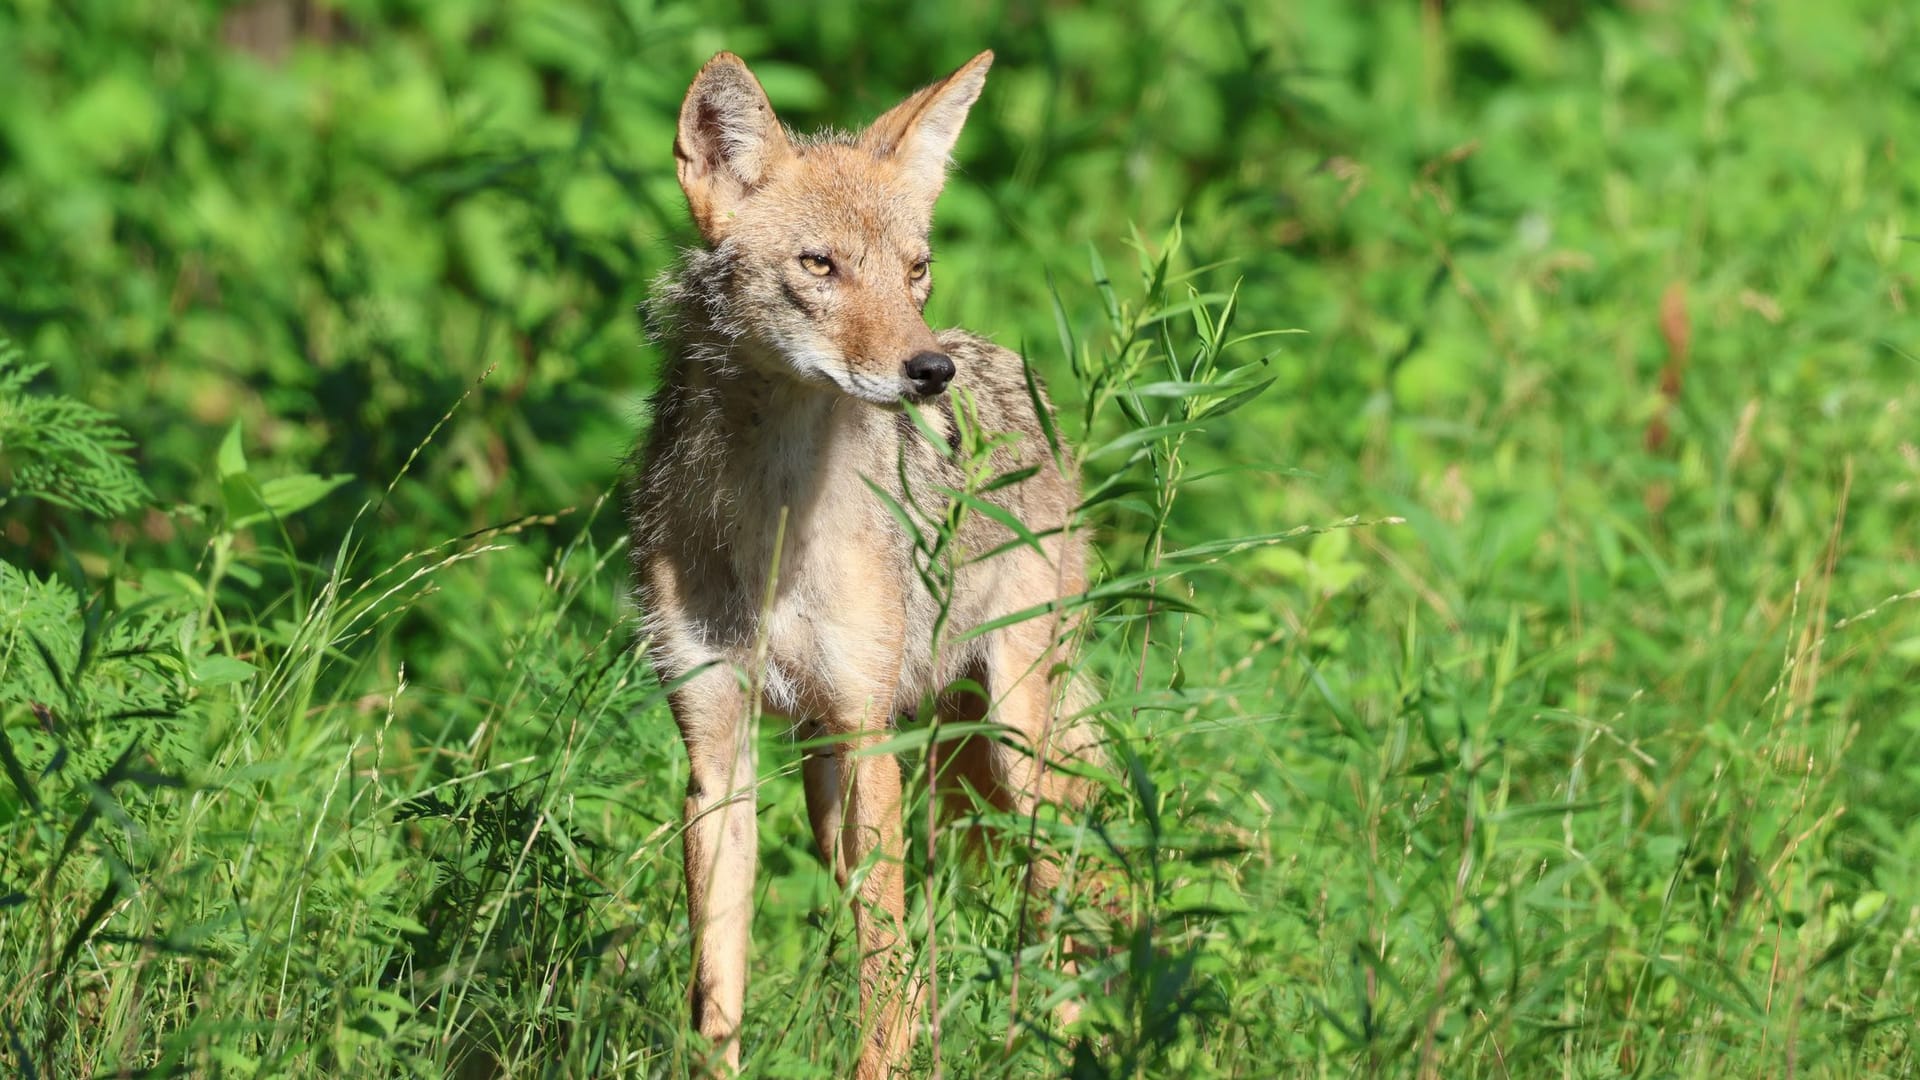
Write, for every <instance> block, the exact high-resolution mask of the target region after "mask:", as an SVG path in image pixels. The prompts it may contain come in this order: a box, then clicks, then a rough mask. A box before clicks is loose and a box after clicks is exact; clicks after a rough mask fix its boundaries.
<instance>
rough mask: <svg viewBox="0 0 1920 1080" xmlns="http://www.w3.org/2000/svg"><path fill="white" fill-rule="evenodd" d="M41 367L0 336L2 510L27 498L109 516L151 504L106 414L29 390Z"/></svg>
mask: <svg viewBox="0 0 1920 1080" xmlns="http://www.w3.org/2000/svg"><path fill="white" fill-rule="evenodd" d="M45 368H46V365H44V364H30V363H28V362H27V361H26V357H25V354H23V353H22V352H21V351H20V349H19V347H18V346H16V345H15V344H14V343H13V342H11V341H9V340H7V339H6V338H0V506H5V505H6V503H7V502H8V501H10V500H11V499H14V498H19V497H22V496H25V497H29V498H36V499H42V500H45V501H46V502H50V503H53V504H55V505H57V506H64V507H66V508H68V509H70V510H79V511H82V512H84V513H90V514H97V515H100V516H102V517H114V516H118V515H120V514H123V513H126V512H127V511H129V510H132V509H135V508H137V507H141V506H145V505H147V504H148V503H150V502H151V501H152V498H153V497H152V495H151V493H149V492H148V490H147V485H146V483H145V481H143V480H141V479H140V474H139V473H137V472H135V471H134V468H133V464H132V462H131V461H130V460H129V459H128V457H127V451H129V450H131V449H133V440H132V439H131V438H129V437H128V436H127V433H126V432H125V431H124V430H123V429H121V427H120V426H119V425H118V424H117V423H115V422H114V418H113V416H112V415H111V414H109V413H105V412H102V411H100V410H99V409H96V408H94V407H93V406H91V405H88V404H87V403H85V402H83V401H78V400H75V399H74V398H70V397H62V396H46V395H36V394H31V393H29V392H28V390H27V387H28V385H29V384H30V383H31V382H32V381H33V378H34V376H36V375H38V374H39V373H40V372H41V371H43V370H45Z"/></svg>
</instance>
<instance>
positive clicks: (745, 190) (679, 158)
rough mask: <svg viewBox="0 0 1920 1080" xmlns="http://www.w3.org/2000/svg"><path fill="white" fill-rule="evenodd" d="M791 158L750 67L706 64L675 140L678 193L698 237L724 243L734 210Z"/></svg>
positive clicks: (729, 60) (724, 58)
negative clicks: (697, 229)
mask: <svg viewBox="0 0 1920 1080" xmlns="http://www.w3.org/2000/svg"><path fill="white" fill-rule="evenodd" d="M792 153H793V147H792V145H791V144H789V143H788V142H787V133H786V132H785V131H784V130H782V129H781V127H780V121H779V119H777V118H776V117H775V116H774V115H773V106H772V105H771V104H769V103H768V101H767V92H766V91H765V90H762V89H760V80H758V79H756V78H754V77H753V72H751V71H748V70H747V65H746V64H745V63H744V62H743V61H742V60H741V59H740V58H739V57H737V56H735V55H733V54H732V53H730V52H723V53H720V54H718V55H716V56H715V57H714V58H713V59H711V60H709V61H707V64H706V66H705V67H703V68H701V69H700V74H698V75H695V76H694V77H693V86H691V87H690V88H688V90H687V100H686V101H685V102H683V103H682V104H681V105H680V131H679V134H678V135H677V136H676V137H675V138H674V140H673V157H674V161H675V162H676V163H677V164H678V166H679V172H680V190H682V191H684V192H686V193H687V209H688V210H691V211H692V212H693V222H694V224H695V225H698V226H699V227H700V234H701V235H702V236H704V237H706V238H707V241H708V242H709V243H718V242H719V241H720V238H721V237H722V236H724V235H725V234H726V231H727V222H728V220H729V219H730V217H731V215H732V213H733V210H734V208H735V207H736V206H738V205H739V203H740V201H741V200H743V199H745V198H746V197H747V196H748V195H750V194H752V193H753V190H754V189H755V188H757V187H759V186H760V185H761V184H763V183H765V182H766V181H767V178H768V177H770V176H771V175H772V174H773V170H774V169H775V168H776V167H778V166H779V165H780V164H781V163H782V162H784V161H785V160H786V159H787V157H788V156H789V155H790V154H792Z"/></svg>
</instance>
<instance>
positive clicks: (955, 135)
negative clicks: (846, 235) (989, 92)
mask: <svg viewBox="0 0 1920 1080" xmlns="http://www.w3.org/2000/svg"><path fill="white" fill-rule="evenodd" d="M992 66H993V51H992V50H988V51H986V52H983V53H981V54H980V55H979V56H976V57H974V58H973V59H971V60H969V61H967V62H966V63H965V64H962V65H961V66H960V70H958V71H956V72H954V73H953V74H951V75H949V76H947V77H946V78H944V79H941V80H940V81H939V82H937V83H934V84H933V85H932V86H929V87H927V88H926V89H924V90H921V91H919V92H918V93H916V94H914V95H913V96H912V97H909V98H908V99H907V100H905V101H903V102H901V103H900V104H898V105H895V106H894V107H893V108H891V109H889V110H887V113H886V115H885V116H882V117H881V118H880V119H878V120H875V121H874V122H873V126H872V127H869V128H868V129H867V130H866V132H865V133H864V134H862V135H861V136H860V145H861V146H863V147H865V148H866V149H867V150H868V151H869V152H871V153H872V154H873V156H874V157H877V158H891V159H893V160H894V161H896V162H898V163H899V166H900V171H901V173H902V174H903V175H904V176H906V177H907V178H908V179H909V180H910V181H911V182H913V183H914V184H915V185H916V186H917V187H919V188H920V189H921V190H922V191H923V192H924V193H925V195H926V198H927V201H928V202H932V201H933V199H934V197H935V196H937V195H939V194H940V189H941V187H943V186H944V185H945V184H946V182H947V155H949V154H951V153H952V152H953V144H954V143H955V142H957V141H959V138H960V128H961V126H962V125H964V124H965V123H966V122H967V110H969V109H971V108H973V103H974V102H975V101H976V100H978V99H979V97H980V88H981V87H983V86H985V85H986V84H987V69H988V68H990V67H992Z"/></svg>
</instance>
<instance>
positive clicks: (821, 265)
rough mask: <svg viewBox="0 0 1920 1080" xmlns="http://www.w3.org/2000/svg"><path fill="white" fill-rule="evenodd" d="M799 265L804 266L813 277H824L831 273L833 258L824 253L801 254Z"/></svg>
mask: <svg viewBox="0 0 1920 1080" xmlns="http://www.w3.org/2000/svg"><path fill="white" fill-rule="evenodd" d="M800 265H801V266H804V267H806V268H807V273H809V274H812V275H813V276H814V277H826V276H827V275H828V274H831V273H833V260H832V259H829V258H827V257H826V256H825V255H802V256H800Z"/></svg>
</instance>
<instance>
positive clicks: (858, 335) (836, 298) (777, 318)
mask: <svg viewBox="0 0 1920 1080" xmlns="http://www.w3.org/2000/svg"><path fill="white" fill-rule="evenodd" d="M992 63H993V54H992V53H990V52H983V53H981V54H980V55H979V56H976V57H974V58H973V59H972V60H969V61H967V63H966V64H965V65H964V66H963V67H961V68H960V70H958V71H956V72H954V73H953V74H951V75H949V76H947V77H946V78H945V79H942V80H941V81H939V82H937V83H935V84H933V85H932V86H929V87H927V88H926V89H924V90H921V91H920V92H918V93H916V94H914V95H913V96H911V97H909V98H907V99H906V100H905V101H903V102H901V103H900V104H899V105H897V106H895V107H894V108H893V109H892V110H890V111H889V112H887V113H886V115H884V116H882V117H880V118H879V119H878V120H875V121H874V122H873V125H872V126H871V127H869V128H867V129H866V130H865V131H864V132H861V133H860V134H859V135H857V136H839V135H828V136H821V137H817V138H796V137H793V136H790V135H789V134H788V133H787V131H786V129H785V128H783V127H782V126H781V125H780V121H779V120H778V119H777V118H776V117H775V116H774V114H773V107H772V106H771V105H770V104H768V102H767V95H766V92H765V91H763V90H761V88H760V83H759V81H758V80H756V79H755V78H754V77H753V73H752V72H750V71H748V70H747V66H746V65H745V64H744V63H742V62H741V61H740V58H739V57H737V56H735V55H733V54H732V53H721V54H720V55H718V56H716V57H714V58H713V59H712V60H709V61H708V62H707V65H706V66H705V67H703V68H701V69H700V74H699V75H698V76H696V77H695V78H694V80H693V86H692V88H691V89H689V90H688V91H687V100H686V103H685V104H683V105H682V106H681V107H680V131H679V136H678V138H677V139H675V141H674V146H673V154H674V158H675V159H676V160H677V161H678V163H679V171H680V187H681V189H682V190H684V191H685V192H686V193H687V206H688V208H689V209H690V210H691V211H692V212H693V220H694V223H695V224H696V225H698V226H699V228H700V232H701V235H703V236H704V237H705V238H706V240H707V243H708V244H709V245H711V246H712V248H713V249H714V250H715V251H716V252H718V253H721V254H723V255H725V256H726V259H725V265H726V266H727V268H728V272H727V273H726V275H725V279H724V282H723V283H720V287H721V288H723V289H724V290H725V293H726V295H724V296H723V297H713V298H711V299H712V300H714V301H717V302H718V303H719V305H720V306H721V307H722V308H723V310H724V312H725V318H726V321H727V322H728V323H729V324H730V329H731V331H732V332H733V333H734V334H736V335H737V338H738V340H737V343H736V346H735V350H734V351H735V352H736V353H737V354H739V355H740V356H741V358H742V359H744V360H746V361H747V362H749V363H751V364H752V365H753V366H754V367H755V369H756V370H758V371H759V372H760V373H761V374H763V375H770V376H779V375H784V376H789V377H797V378H799V379H802V380H806V381H809V382H815V383H821V384H831V385H833V386H837V387H839V388H840V389H841V390H843V391H845V392H846V393H848V394H852V395H854V396H855V397H858V398H862V399H864V400H867V401H872V402H876V403H879V404H883V405H885V404H897V403H899V402H901V401H903V400H914V399H919V398H927V397H932V396H934V395H936V394H939V393H940V392H941V391H943V390H945V389H946V387H947V383H948V381H949V380H951V379H952V378H953V376H954V367H953V361H952V359H951V358H949V357H948V356H947V355H946V354H944V353H942V352H941V351H940V347H939V345H938V343H936V342H935V340H934V336H933V332H932V331H931V330H929V329H928V328H927V323H926V319H925V318H923V317H922V315H921V310H922V309H923V308H924V307H925V306H926V303H927V297H928V295H929V294H930V293H931V292H932V289H933V273H932V270H931V267H930V264H931V262H932V256H933V253H932V251H931V250H930V249H929V247H928V243H927V234H928V230H929V228H930V226H931V224H932V220H933V203H934V200H935V198H937V197H938V196H939V194H940V188H941V186H942V185H943V184H945V182H946V170H947V155H948V154H949V153H950V152H951V151H952V150H953V144H954V141H955V140H956V139H958V138H959V136H960V126H961V125H962V124H963V123H965V122H966V119H967V110H968V109H969V108H971V107H972V105H973V102H974V100H975V99H976V98H978V97H979V96H980V88H981V86H982V85H984V84H985V82H986V78H987V67H988V65H990V64H992Z"/></svg>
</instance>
